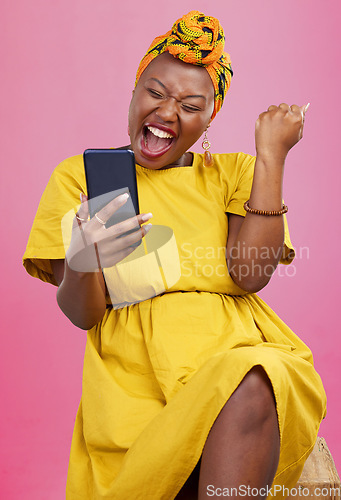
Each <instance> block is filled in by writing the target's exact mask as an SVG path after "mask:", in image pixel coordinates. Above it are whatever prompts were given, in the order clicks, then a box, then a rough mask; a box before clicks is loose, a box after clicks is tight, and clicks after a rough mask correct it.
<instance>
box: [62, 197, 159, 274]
mask: <svg viewBox="0 0 341 500" xmlns="http://www.w3.org/2000/svg"><path fill="white" fill-rule="evenodd" d="M128 197H129V195H128V194H127V193H124V194H122V195H120V196H117V197H116V198H114V199H113V200H112V201H110V202H109V203H108V204H107V205H106V206H105V207H103V208H102V209H101V210H99V211H98V212H97V213H96V215H95V216H94V217H93V218H92V219H90V220H88V215H89V209H88V199H87V197H86V196H85V195H83V194H81V201H82V204H81V207H80V209H79V210H78V213H77V214H76V217H75V218H74V221H73V227H72V236H71V243H70V246H69V248H68V249H67V251H66V259H67V262H68V266H69V267H70V268H71V269H72V270H73V271H76V272H81V273H84V272H96V271H98V270H99V269H101V268H106V267H112V266H114V265H115V264H117V263H118V262H120V261H121V260H123V259H124V258H125V257H127V256H128V255H129V254H131V253H132V252H133V251H134V250H135V248H136V247H135V246H132V245H134V244H136V243H138V242H140V241H141V239H142V238H143V237H144V236H145V235H146V234H147V232H148V231H149V229H150V228H151V224H146V225H144V226H142V224H143V223H145V222H147V221H148V220H149V219H150V218H151V217H152V214H151V213H149V214H139V215H137V216H134V217H131V218H129V219H126V220H124V221H122V222H119V223H118V224H114V225H113V226H110V227H108V228H107V227H106V226H105V224H106V222H107V221H108V220H109V219H110V217H111V216H112V215H113V214H114V213H115V212H116V211H117V210H118V209H119V208H120V207H122V206H123V205H124V204H125V203H126V202H127V199H128ZM134 228H137V229H136V230H135V231H132V232H131V233H129V234H124V233H126V232H127V231H131V230H132V229H134ZM122 235H123V236H122Z"/></svg>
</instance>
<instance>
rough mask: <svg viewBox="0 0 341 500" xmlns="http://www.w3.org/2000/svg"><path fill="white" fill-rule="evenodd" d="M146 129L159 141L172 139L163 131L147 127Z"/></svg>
mask: <svg viewBox="0 0 341 500" xmlns="http://www.w3.org/2000/svg"><path fill="white" fill-rule="evenodd" d="M147 128H148V130H149V131H150V132H151V133H152V134H154V135H155V136H156V137H160V139H172V138H173V136H172V134H168V133H167V132H165V131H164V130H160V129H159V128H156V127H150V126H148V127H147Z"/></svg>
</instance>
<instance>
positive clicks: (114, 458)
mask: <svg viewBox="0 0 341 500" xmlns="http://www.w3.org/2000/svg"><path fill="white" fill-rule="evenodd" d="M224 40H225V39H224V34H223V30H222V28H221V26H220V24H219V22H218V20H216V19H214V18H211V17H207V16H205V15H204V14H202V13H200V12H196V11H193V12H190V13H189V14H187V15H186V16H184V17H183V18H181V19H180V20H178V21H177V22H176V23H175V24H174V26H173V28H172V30H171V31H169V32H168V33H166V35H164V36H162V37H158V38H157V39H156V40H154V42H153V43H152V45H151V47H150V49H149V51H148V52H147V54H146V56H145V57H144V58H143V60H142V62H141V64H140V67H139V69H138V73H137V80H136V86H135V90H134V92H133V96H132V100H131V103H130V108H129V135H130V145H129V146H126V148H127V149H131V150H133V151H134V154H135V160H136V175H137V183H138V192H139V202H140V209H141V214H140V215H138V216H137V219H136V218H135V219H134V220H133V219H131V220H128V221H125V222H123V223H120V224H117V225H115V226H113V227H111V228H110V229H107V228H106V227H105V226H104V224H105V222H106V221H107V220H108V219H109V217H110V216H111V215H112V214H113V213H114V212H115V211H116V210H117V209H118V208H119V207H120V206H122V205H123V204H124V203H125V202H126V199H124V197H117V198H115V199H114V200H113V201H112V202H110V203H109V204H108V205H107V206H106V207H105V208H103V209H102V210H100V211H99V212H98V213H97V214H96V216H95V217H94V218H92V219H91V220H88V209H87V197H86V182H85V176H84V166H83V159H82V156H81V155H79V156H75V157H73V158H69V159H67V160H65V161H63V162H62V163H61V164H60V165H59V166H58V167H57V168H56V170H55V171H54V173H53V174H52V177H51V179H50V182H49V184H48V186H47V188H46V190H45V193H44V195H43V197H42V200H41V203H40V205H39V209H38V213H37V215H36V218H35V221H34V224H33V228H32V232H31V235H30V240H29V243H28V246H27V249H26V253H25V256H24V265H25V267H26V269H27V271H28V272H29V273H30V274H31V275H32V276H36V277H39V278H40V279H42V280H44V281H47V282H50V283H53V284H54V285H58V292H57V300H58V304H59V306H60V308H61V309H62V311H63V312H64V313H65V314H66V315H67V316H68V317H69V318H70V320H71V321H72V322H73V323H74V324H75V325H77V326H79V327H80V328H83V329H86V330H88V338H87V346H86V353H85V360H84V374H83V394H82V400H81V404H80V407H79V411H78V415H77V420H76V424H75V430H74V436H73V441H72V448H71V457H70V465H69V475H68V483H67V498H68V499H70V500H76V499H80V500H85V499H104V498H105V499H119V500H122V499H143V500H146V499H155V500H158V499H166V500H168V499H172V498H175V497H177V498H185V499H190V498H197V497H198V498H199V499H203V498H206V497H211V496H214V495H216V496H217V495H218V496H221V494H222V492H223V491H225V493H226V492H228V494H229V496H238V494H239V495H241V496H245V495H246V496H251V494H250V493H249V494H247V493H248V491H249V492H250V489H251V488H256V489H257V491H258V497H259V498H261V497H266V496H267V495H268V493H269V489H270V487H271V485H273V486H275V485H277V489H276V496H278V497H279V498H283V497H285V496H286V493H285V492H286V491H287V490H284V488H290V487H293V486H294V485H295V484H296V481H297V480H298V478H299V476H300V473H301V471H302V468H303V465H304V462H305V460H306V458H307V457H308V455H309V453H310V451H311V450H312V447H313V445H314V443H315V439H316V436H317V431H318V428H319V424H320V422H321V419H322V418H323V417H324V415H325V406H326V401H325V393H324V390H323V386H322V383H321V380H320V377H319V376H318V374H317V373H316V371H315V370H314V367H313V360H312V355H311V352H310V350H309V349H308V348H307V346H306V345H305V344H304V343H303V342H302V341H301V340H300V339H299V338H298V337H297V336H296V335H295V334H294V333H293V332H292V331H291V330H290V329H289V328H288V327H287V326H286V325H285V324H284V323H283V322H282V321H281V320H280V319H279V318H278V316H276V314H275V313H274V312H273V311H272V310H271V309H270V308H269V307H268V306H267V305H266V304H265V303H264V302H263V301H262V300H261V299H260V298H259V297H258V296H257V295H256V292H257V291H259V290H260V289H262V288H263V287H264V286H265V285H266V284H267V283H268V281H269V280H270V278H271V275H272V274H273V272H274V270H275V268H276V266H277V264H278V263H279V262H281V263H284V264H289V263H290V262H291V261H292V259H293V258H294V249H293V247H292V245H291V242H290V238H289V234H288V229H287V225H286V220H285V215H284V213H285V212H286V210H287V208H286V207H285V205H283V201H282V180H283V170H284V163H285V158H286V156H287V153H288V151H289V150H290V149H291V148H292V147H293V146H294V145H295V144H296V143H297V142H298V141H299V140H300V139H301V137H302V131H303V124H304V117H305V112H306V109H307V106H302V107H299V106H297V105H291V106H289V105H288V104H285V103H282V104H280V105H279V106H275V105H271V106H270V107H269V108H268V110H267V111H265V112H263V113H261V114H260V115H259V118H258V120H257V122H256V151H257V156H256V158H254V157H252V156H250V155H246V154H244V153H230V154H222V155H218V154H215V155H212V156H210V155H209V154H207V153H205V154H202V155H201V154H196V153H192V152H191V151H190V148H191V146H192V145H193V144H194V143H195V142H196V141H197V140H198V139H199V137H200V136H201V135H202V134H203V133H205V131H207V128H208V126H209V124H210V122H211V121H212V119H213V118H214V117H215V115H216V113H217V112H218V111H219V109H220V107H221V105H222V102H223V100H224V97H225V94H226V91H227V89H228V87H229V84H230V80H231V76H232V68H231V63H230V58H229V55H228V54H227V53H225V52H224ZM206 145H208V143H207V141H206V142H205V143H204V146H206ZM80 196H81V201H82V204H81V206H80V207H79V198H80ZM77 206H78V207H77ZM75 207H76V208H75ZM77 208H78V212H77V213H76V217H75V218H74V220H73V225H72V237H71V243H69V244H68V246H67V248H66V253H65V248H64V243H63V237H62V228H61V221H62V219H63V217H64V216H65V214H66V213H68V212H69V211H70V210H73V209H74V211H76V210H77ZM151 217H153V218H152V221H153V224H152V225H150V224H147V225H144V223H145V222H148V221H149V220H150V219H151ZM136 220H137V221H138V224H139V225H140V226H141V229H140V230H139V231H137V232H135V233H132V234H130V235H128V236H123V237H120V238H119V237H118V236H120V235H121V234H122V233H123V232H125V231H127V230H128V229H130V228H131V227H132V224H134V223H135V222H136ZM164 227H166V228H170V229H171V232H172V234H173V235H174V237H175V240H176V249H177V250H176V255H177V258H178V262H179V269H180V272H179V276H178V277H177V280H176V281H175V282H174V283H172V284H171V286H169V287H166V286H165V288H164V289H162V288H161V289H160V287H159V288H158V286H156V285H155V283H154V281H153V279H154V278H153V279H152V276H151V275H150V273H149V271H148V272H145V268H144V265H145V264H144V263H147V260H143V256H142V257H141V256H140V257H141V259H142V260H141V261H138V262H139V265H138V266H137V267H134V271H135V272H136V269H137V270H138V273H136V276H135V278H134V280H135V279H136V282H135V281H133V285H132V286H131V283H130V286H131V288H134V286H135V284H136V287H137V288H138V287H140V288H139V290H140V291H139V293H138V294H137V295H135V296H134V290H132V291H131V292H129V293H130V295H129V293H128V295H127V292H126V290H127V289H128V283H127V282H124V283H123V285H124V286H122V283H119V281H116V285H117V286H116V285H115V281H114V282H113V283H112V282H111V283H110V286H109V284H108V280H107V282H106V280H105V279H104V276H106V274H105V271H106V270H107V269H114V270H115V272H116V273H117V274H116V276H120V279H121V280H123V281H124V279H125V274H124V272H121V271H122V269H127V268H126V267H123V264H124V266H126V265H128V266H129V265H133V264H132V262H134V259H133V256H134V253H133V252H134V251H135V252H136V250H134V247H132V244H133V243H135V242H137V241H139V240H141V239H143V240H145V243H146V244H147V247H148V238H149V237H150V238H151V237H152V235H153V234H154V237H155V235H157V231H158V230H160V228H164ZM147 233H148V234H147ZM84 238H85V239H84ZM82 241H83V242H84V241H86V242H87V245H88V247H87V248H88V249H92V250H94V249H95V247H96V251H97V255H98V256H99V259H100V264H101V268H99V269H98V263H97V259H96V260H95V261H94V262H93V263H91V259H90V258H88V257H89V256H88V254H87V253H86V252H84V248H83V251H82V250H80V243H81V242H82ZM142 247H143V245H142V246H140V247H139V248H142ZM139 251H140V250H139ZM160 255H161V253H159V258H160ZM172 255H173V257H174V255H175V254H174V252H173V254H172ZM65 256H66V258H65ZM128 256H130V257H128ZM147 256H148V254H147ZM149 256H150V254H149ZM173 257H172V258H173ZM136 260H137V259H135V263H136ZM85 261H86V262H87V266H88V267H84V262H85ZM148 262H149V261H148ZM159 264H160V262H159ZM148 265H149V264H146V266H147V268H148V269H150V268H149V267H148ZM162 265H163V266H165V268H164V275H165V276H166V271H165V269H166V268H167V266H170V267H172V265H173V261H172V262H170V261H169V259H168V260H167V257H166V258H165V260H163V261H162ZM82 266H83V267H82ZM175 267H176V266H175ZM173 268H174V265H173ZM120 270H121V271H120ZM102 271H103V272H102ZM174 273H175V274H176V270H175V271H174V269H173V275H174ZM128 274H129V273H128ZM166 281H167V276H166ZM173 281H174V280H173ZM141 283H142V285H141ZM109 288H111V291H112V293H109V292H110V290H109ZM141 290H142V291H141ZM146 290H147V292H146ZM150 290H152V291H150ZM121 293H122V296H120V294H121ZM139 294H140V295H139ZM109 295H110V296H109ZM113 297H114V298H113ZM129 297H130V299H129ZM110 298H111V300H110ZM224 488H225V490H224ZM231 488H237V489H234V490H231ZM238 488H239V489H238ZM248 488H249V490H248ZM255 491H256V490H253V492H255ZM245 492H246V494H245ZM254 496H255V494H253V497H254Z"/></svg>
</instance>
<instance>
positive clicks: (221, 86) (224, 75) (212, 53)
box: [135, 10, 233, 120]
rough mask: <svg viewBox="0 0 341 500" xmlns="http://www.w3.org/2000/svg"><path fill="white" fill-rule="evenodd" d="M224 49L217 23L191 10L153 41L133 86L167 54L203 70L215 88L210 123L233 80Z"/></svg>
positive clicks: (221, 34) (222, 31)
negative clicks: (157, 60)
mask: <svg viewBox="0 0 341 500" xmlns="http://www.w3.org/2000/svg"><path fill="white" fill-rule="evenodd" d="M224 47H225V35H224V30H223V28H222V27H221V25H220V23H219V21H218V19H216V18H214V17H210V16H205V15H204V14H203V13H202V12H198V11H196V10H193V11H191V12H189V13H188V14H187V15H185V16H183V17H181V18H180V19H178V20H177V21H176V22H175V23H174V25H173V27H172V29H171V30H170V31H168V32H167V33H166V34H165V35H162V36H158V37H157V38H155V40H154V41H153V43H152V44H151V46H150V47H149V49H148V51H147V53H146V54H145V56H144V57H143V59H142V60H141V62H140V65H139V67H138V70H137V74H136V82H135V85H136V84H137V82H138V80H139V78H140V76H141V75H142V73H143V71H144V70H145V69H146V67H147V66H148V64H149V63H150V62H151V61H152V60H153V59H155V57H157V56H158V55H160V54H162V53H163V52H169V53H170V54H172V56H173V57H176V58H178V59H180V60H181V61H183V62H185V63H188V64H195V65H197V66H202V67H204V68H205V69H206V70H207V72H208V74H209V76H210V78H211V80H212V83H213V86H214V97H215V103H214V110H213V114H212V120H213V118H214V117H215V115H216V114H217V113H218V111H219V110H220V108H221V106H222V104H223V101H224V99H225V95H226V92H227V91H228V89H229V86H230V83H231V78H232V76H233V71H232V67H231V59H230V55H229V54H227V52H224Z"/></svg>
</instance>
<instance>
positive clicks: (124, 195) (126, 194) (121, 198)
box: [116, 193, 129, 203]
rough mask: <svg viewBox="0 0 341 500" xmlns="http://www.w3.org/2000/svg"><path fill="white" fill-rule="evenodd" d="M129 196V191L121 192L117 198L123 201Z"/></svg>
mask: <svg viewBox="0 0 341 500" xmlns="http://www.w3.org/2000/svg"><path fill="white" fill-rule="evenodd" d="M128 198H129V194H128V193H123V194H120V195H119V196H117V198H116V200H117V201H118V202H119V203H121V202H122V201H126V200H127V199H128Z"/></svg>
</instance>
